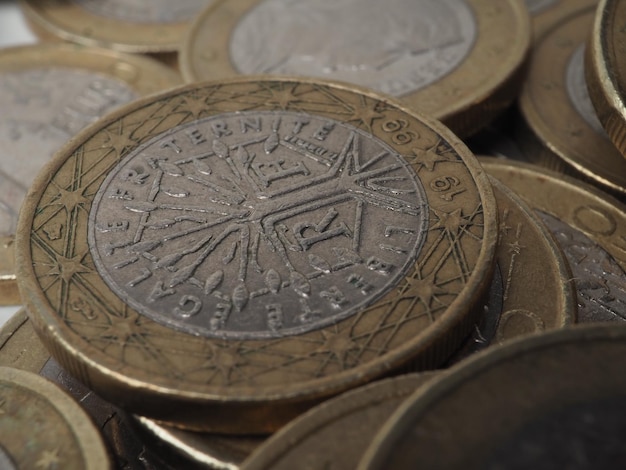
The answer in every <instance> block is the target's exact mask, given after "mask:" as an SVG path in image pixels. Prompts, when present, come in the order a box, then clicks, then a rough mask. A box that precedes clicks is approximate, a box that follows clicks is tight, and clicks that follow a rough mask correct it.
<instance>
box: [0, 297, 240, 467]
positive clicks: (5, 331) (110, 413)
mask: <svg viewBox="0 0 626 470" xmlns="http://www.w3.org/2000/svg"><path fill="white" fill-rule="evenodd" d="M0 367H12V368H15V369H21V370H25V371H27V372H33V373H36V374H39V375H40V376H42V377H45V378H46V379H48V380H51V381H52V382H54V383H55V384H56V385H58V386H59V387H60V388H61V389H62V390H63V391H65V392H66V393H68V394H69V395H71V396H72V397H73V398H74V400H76V402H78V403H79V404H80V405H81V407H82V408H83V409H84V410H85V411H86V412H87V414H88V415H89V416H90V417H91V419H92V421H93V422H94V424H95V425H96V426H97V427H98V429H99V431H100V433H101V435H102V437H103V439H104V441H105V443H106V445H107V447H108V449H109V451H110V453H111V457H112V460H113V466H114V468H119V469H124V470H147V469H164V470H175V469H179V468H186V469H187V468H189V469H196V468H198V469H200V468H206V467H205V466H200V465H194V463H193V461H192V460H187V459H182V458H180V457H179V456H178V455H174V454H173V453H171V448H170V446H164V445H154V446H152V447H150V446H148V445H147V444H146V443H144V442H143V440H142V434H140V433H139V432H137V429H136V427H135V422H134V419H133V417H132V416H129V415H128V414H127V413H125V412H124V411H122V410H120V409H119V408H117V407H115V406H113V405H111V404H110V403H107V402H105V401H104V400H102V399H101V398H100V397H98V396H97V395H96V394H94V393H93V392H92V391H91V390H89V389H88V388H87V387H85V386H84V385H83V384H82V383H80V382H79V381H78V380H76V379H75V378H73V377H72V376H71V375H69V374H68V373H67V372H66V371H64V370H63V369H62V368H61V366H60V365H59V364H58V362H56V361H55V360H54V359H52V358H51V357H50V354H49V353H48V351H47V350H46V348H45V347H44V345H43V343H42V342H41V340H40V339H39V338H38V336H37V334H36V333H35V330H33V327H32V324H31V322H30V321H29V320H28V317H27V316H26V312H25V310H23V309H22V310H19V311H18V312H17V313H16V314H15V315H13V316H12V317H11V318H10V319H9V320H8V321H7V322H6V323H5V324H4V325H3V326H2V328H0ZM205 436H207V439H206V441H207V443H210V442H211V439H210V435H205ZM242 460H243V459H242ZM0 463H1V460H0ZM0 468H2V469H4V468H5V467H2V466H1V465H0ZM44 468H46V467H44ZM64 468H65V467H64Z"/></svg>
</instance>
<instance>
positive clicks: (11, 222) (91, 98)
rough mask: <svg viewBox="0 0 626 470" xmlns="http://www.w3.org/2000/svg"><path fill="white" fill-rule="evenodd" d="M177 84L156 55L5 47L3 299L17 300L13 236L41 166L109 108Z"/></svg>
mask: <svg viewBox="0 0 626 470" xmlns="http://www.w3.org/2000/svg"><path fill="white" fill-rule="evenodd" d="M179 81H180V78H179V76H178V75H177V74H176V73H174V72H172V71H171V70H169V69H168V68H166V67H165V66H163V65H161V64H159V63H158V62H156V61H154V60H152V59H148V58H144V57H137V56H130V55H126V54H121V53H117V52H112V51H107V50H104V49H95V48H85V47H77V46H73V45H69V44H49V45H36V46H24V47H15V48H9V49H3V50H2V51H1V52H0V108H1V109H2V116H0V144H1V146H2V153H1V155H0V188H1V196H0V303H1V304H9V305H10V304H18V303H19V302H20V300H19V295H18V292H17V285H16V283H15V267H14V255H13V237H14V235H15V230H16V226H17V214H18V211H19V208H20V206H21V203H22V200H23V199H24V196H25V195H26V192H27V190H28V187H29V186H30V184H31V183H32V181H33V179H34V176H35V175H36V174H37V171H39V169H40V168H41V167H42V166H43V165H44V163H46V162H47V161H48V160H50V157H51V156H52V155H53V154H54V152H55V151H56V150H58V149H59V148H60V147H61V146H62V145H63V144H64V143H65V142H66V141H67V140H69V139H70V138H72V137H73V136H74V135H75V134H76V132H78V131H79V130H81V129H82V128H84V127H85V126H86V125H88V124H90V123H92V122H94V121H96V120H97V119H98V118H99V117H101V116H102V115H103V114H105V113H106V112H108V111H111V110H113V109H114V108H116V107H118V106H120V105H122V104H125V103H127V102H129V101H132V100H133V99H135V98H137V97H139V96H141V95H146V94H149V93H153V92H156V91H159V90H162V89H164V88H170V87H172V86H175V85H177V84H178V83H179ZM52 230H53V231H54V228H52ZM51 235H52V236H55V235H54V234H52V232H51ZM58 236H60V234H58Z"/></svg>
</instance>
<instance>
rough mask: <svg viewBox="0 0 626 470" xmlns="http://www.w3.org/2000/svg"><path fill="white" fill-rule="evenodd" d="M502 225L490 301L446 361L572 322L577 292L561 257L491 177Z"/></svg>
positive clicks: (532, 219) (546, 235)
mask: <svg viewBox="0 0 626 470" xmlns="http://www.w3.org/2000/svg"><path fill="white" fill-rule="evenodd" d="M491 182H492V185H493V190H494V194H495V196H496V203H497V205H498V215H499V217H498V220H499V222H500V227H499V232H500V239H499V242H498V249H497V250H496V269H495V273H494V277H493V280H492V284H491V290H490V292H489V297H488V298H489V301H488V303H487V305H486V306H485V308H484V312H483V315H482V316H481V318H480V319H479V321H478V322H477V323H476V327H475V328H474V331H473V332H472V334H471V335H470V337H469V338H468V339H467V340H466V341H465V343H464V344H463V346H462V347H461V349H460V350H459V351H458V352H457V353H455V354H454V355H453V356H452V358H451V360H449V361H448V363H449V364H450V363H455V362H458V361H460V360H461V359H464V358H465V357H467V356H469V355H470V354H472V353H475V352H477V351H479V350H481V349H484V348H486V347H487V346H490V345H492V344H501V343H503V342H505V341H507V340H510V339H512V338H517V337H518V336H522V335H527V334H532V333H540V332H543V331H546V330H550V329H554V328H563V327H564V326H567V325H570V324H572V323H574V322H575V320H576V292H575V290H574V284H573V282H572V273H571V271H570V268H569V265H568V263H567V261H566V259H565V256H564V254H563V253H562V251H561V249H560V248H559V246H558V245H557V243H556V241H555V240H554V239H553V237H552V235H551V234H550V232H549V231H548V229H547V228H546V227H545V225H544V224H543V223H542V222H541V221H540V220H539V218H538V217H537V216H536V215H535V214H533V213H532V211H531V209H529V208H528V207H527V206H526V204H525V203H524V202H522V201H521V200H520V199H519V197H517V196H516V195H515V194H514V193H513V192H512V191H511V190H509V189H508V188H507V187H506V186H504V185H503V184H502V183H500V182H499V181H498V180H496V179H495V178H492V179H491Z"/></svg>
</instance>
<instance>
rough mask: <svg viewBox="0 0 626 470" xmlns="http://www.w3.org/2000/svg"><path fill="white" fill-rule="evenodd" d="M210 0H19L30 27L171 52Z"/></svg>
mask: <svg viewBox="0 0 626 470" xmlns="http://www.w3.org/2000/svg"><path fill="white" fill-rule="evenodd" d="M210 3H211V0H181V1H178V2H171V1H167V0H132V1H127V0H44V1H40V0H21V6H22V9H23V11H24V13H25V15H26V18H27V19H28V21H30V22H31V23H32V24H33V26H34V30H35V31H36V32H37V33H39V31H43V32H44V34H46V35H53V36H56V37H58V38H61V39H63V40H66V41H72V42H75V43H78V44H82V45H85V46H99V47H105V48H107V49H113V50H117V51H121V52H133V53H136V52H144V53H165V52H176V51H177V50H178V46H179V43H180V41H181V39H182V37H183V34H184V32H185V31H186V29H187V27H188V26H189V22H190V21H191V19H192V18H193V17H194V16H195V15H196V14H197V13H198V12H200V11H201V10H202V9H203V8H204V7H206V6H207V5H209V4H210Z"/></svg>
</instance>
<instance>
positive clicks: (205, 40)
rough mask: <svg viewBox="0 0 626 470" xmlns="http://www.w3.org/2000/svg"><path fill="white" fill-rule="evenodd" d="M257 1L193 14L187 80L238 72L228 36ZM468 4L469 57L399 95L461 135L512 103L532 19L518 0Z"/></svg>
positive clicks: (223, 2) (183, 61)
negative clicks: (472, 36)
mask: <svg viewBox="0 0 626 470" xmlns="http://www.w3.org/2000/svg"><path fill="white" fill-rule="evenodd" d="M259 3H260V1H259V0H218V1H216V2H215V3H213V4H211V5H210V6H209V7H208V8H207V9H206V10H204V11H203V12H202V13H200V15H198V16H197V17H196V19H195V21H194V22H193V24H192V26H191V27H190V28H189V30H188V32H187V34H186V36H185V39H184V42H183V46H182V47H181V50H180V58H179V60H180V69H181V72H182V74H183V78H184V79H185V80H187V81H189V82H193V81H199V80H208V79H222V78H226V77H229V76H232V75H236V74H238V71H237V70H236V68H235V66H234V64H233V63H232V61H231V58H230V54H229V43H230V37H231V35H232V34H233V31H234V30H235V27H236V26H237V23H238V21H239V20H240V19H241V18H242V17H243V16H244V15H246V14H247V13H249V12H250V11H251V10H252V9H253V8H254V7H255V6H256V5H257V4H259ZM466 3H467V4H468V6H469V7H470V8H471V10H472V11H473V13H474V15H475V17H476V21H477V24H478V26H477V28H478V32H477V37H476V42H475V44H474V46H473V47H472V49H471V51H470V52H469V55H468V57H467V58H466V59H465V60H464V61H463V62H462V63H461V64H459V65H458V66H457V67H456V68H455V69H454V70H452V71H451V72H450V73H448V74H447V75H446V76H444V77H442V78H440V79H439V80H438V81H437V82H436V83H434V84H431V85H429V86H427V87H425V88H423V89H421V90H417V91H414V92H410V93H408V94H405V95H403V96H402V97H401V99H402V101H403V102H404V103H406V105H407V106H409V107H411V108H413V109H416V110H418V111H419V112H421V113H424V114H429V115H431V116H434V117H435V118H437V119H439V120H441V121H442V122H443V123H444V124H445V125H446V126H448V127H449V128H450V129H452V131H453V132H454V133H455V134H457V135H458V136H461V137H466V136H469V135H471V134H474V133H475V132H476V131H478V130H479V129H480V128H482V127H484V126H485V125H486V124H488V123H489V122H490V121H491V120H492V119H493V118H495V117H496V116H497V115H498V114H500V112H502V111H504V110H505V109H506V108H507V107H508V105H509V104H511V103H512V102H513V100H514V99H515V97H516V96H517V94H518V92H519V89H520V87H521V85H522V81H523V78H524V74H525V73H524V72H525V63H526V60H527V58H528V53H529V49H530V19H529V17H528V12H527V10H526V7H525V6H524V4H523V2H522V0H505V1H502V2H498V5H497V6H495V5H494V4H493V2H492V1H491V0H466ZM321 40H322V41H323V38H322V39H321ZM329 78H330V77H329Z"/></svg>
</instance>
